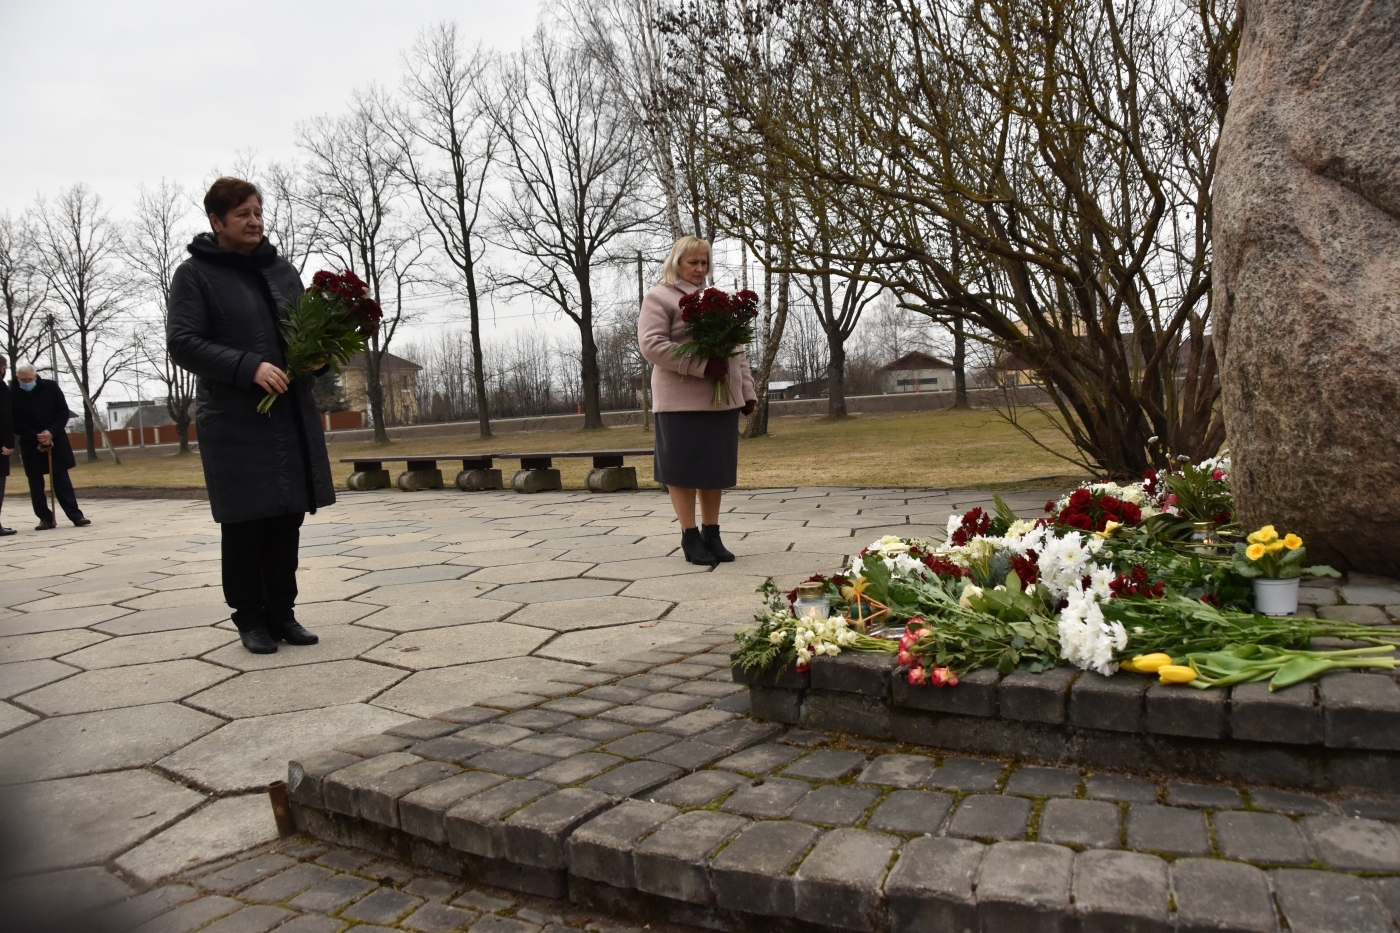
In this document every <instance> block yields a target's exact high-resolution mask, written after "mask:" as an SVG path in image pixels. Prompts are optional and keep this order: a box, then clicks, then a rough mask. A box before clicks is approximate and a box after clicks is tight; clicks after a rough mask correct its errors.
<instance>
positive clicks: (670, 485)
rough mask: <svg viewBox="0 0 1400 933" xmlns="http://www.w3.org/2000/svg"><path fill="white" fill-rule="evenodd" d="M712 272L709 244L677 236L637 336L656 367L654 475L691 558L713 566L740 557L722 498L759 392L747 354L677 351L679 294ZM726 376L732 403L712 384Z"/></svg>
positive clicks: (645, 302) (681, 338)
mask: <svg viewBox="0 0 1400 933" xmlns="http://www.w3.org/2000/svg"><path fill="white" fill-rule="evenodd" d="M709 272H710V244H709V243H708V242H706V241H705V240H702V239H700V238H699V237H693V236H684V237H681V238H680V239H679V240H677V241H676V245H675V246H673V247H672V248H671V255H669V256H667V257H666V262H665V264H664V265H663V266H662V267H661V284H660V285H658V286H656V287H655V288H653V289H652V290H651V291H649V292H647V293H646V297H644V298H643V299H642V313H641V317H640V318H639V319H638V321H637V340H638V342H639V343H640V344H641V348H642V356H644V357H646V359H647V362H649V363H651V364H652V366H653V367H654V368H653V369H652V374H651V396H652V410H653V411H655V412H656V463H655V471H656V481H657V482H658V483H664V484H665V485H666V487H667V489H669V490H670V493H671V506H672V507H673V508H674V509H675V510H676V518H677V519H678V520H679V521H680V523H681V549H682V551H684V553H685V559H686V560H688V561H690V562H691V563H692V564H706V565H710V566H713V565H714V564H716V563H718V562H720V561H730V560H733V559H734V555H733V554H731V553H730V552H729V549H728V548H726V547H725V546H724V542H723V541H722V540H720V536H719V502H720V497H721V496H722V495H723V494H724V490H725V489H727V488H729V487H730V486H733V485H735V483H737V482H738V471H739V413H740V412H741V411H742V412H743V413H744V414H746V415H747V414H750V413H752V412H753V409H754V406H755V405H756V404H758V395H757V394H756V393H755V392H754V387H753V375H752V374H751V373H750V372H749V360H748V356H747V355H745V354H744V353H742V352H740V353H738V354H737V355H735V356H731V357H729V358H728V359H722V358H716V359H697V358H695V357H689V356H682V357H677V356H676V348H677V347H678V346H680V345H681V344H682V343H686V342H687V341H686V336H685V324H684V322H682V321H681V314H680V300H681V298H682V297H683V296H685V295H688V294H690V293H691V292H694V291H697V290H699V289H700V288H702V287H703V286H704V284H705V277H706V276H707V275H709ZM720 380H724V381H725V382H726V383H727V384H728V388H729V392H728V394H727V395H726V398H727V399H728V402H727V404H725V405H723V406H721V407H716V406H715V403H714V397H715V392H714V387H715V383H716V382H718V381H720ZM697 498H698V499H699V500H700V522H701V526H700V527H699V528H697V527H696V525H695V500H696V499H697Z"/></svg>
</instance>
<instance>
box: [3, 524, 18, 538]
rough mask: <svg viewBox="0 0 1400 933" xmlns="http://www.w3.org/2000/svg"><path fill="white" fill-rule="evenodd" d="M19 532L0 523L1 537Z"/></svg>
mask: <svg viewBox="0 0 1400 933" xmlns="http://www.w3.org/2000/svg"><path fill="white" fill-rule="evenodd" d="M17 533H18V532H16V531H15V530H14V529H13V528H6V527H5V526H4V525H0V538H5V537H9V536H10V535H12V534H17Z"/></svg>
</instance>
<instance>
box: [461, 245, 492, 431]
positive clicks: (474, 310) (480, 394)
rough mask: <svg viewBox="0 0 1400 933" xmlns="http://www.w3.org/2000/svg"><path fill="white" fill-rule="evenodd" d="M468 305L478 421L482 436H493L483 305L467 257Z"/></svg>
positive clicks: (474, 272) (474, 275)
mask: <svg viewBox="0 0 1400 933" xmlns="http://www.w3.org/2000/svg"><path fill="white" fill-rule="evenodd" d="M466 273H467V306H468V308H469V309H470V310H471V331H472V384H473V387H474V388H475V389H476V423H477V428H478V432H479V434H480V436H481V437H490V436H491V406H490V405H489V403H488V402H487V399H486V373H485V372H484V371H483V366H484V363H483V359H482V353H481V306H480V304H479V302H478V301H477V294H476V268H475V266H474V265H473V263H472V260H471V258H470V257H468V259H467V266H466Z"/></svg>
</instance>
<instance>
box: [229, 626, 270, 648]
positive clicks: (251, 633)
mask: <svg viewBox="0 0 1400 933" xmlns="http://www.w3.org/2000/svg"><path fill="white" fill-rule="evenodd" d="M238 637H239V638H241V639H243V647H244V648H247V649H248V650H249V651H251V652H252V653H253V654H276V653H277V642H275V641H273V640H272V636H271V635H270V634H268V631H267V629H265V628H250V629H239V630H238Z"/></svg>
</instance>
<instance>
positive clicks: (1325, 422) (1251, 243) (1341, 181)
mask: <svg viewBox="0 0 1400 933" xmlns="http://www.w3.org/2000/svg"><path fill="white" fill-rule="evenodd" d="M1397 34H1400V5H1397V4H1394V3H1372V2H1370V0H1337V2H1335V3H1326V4H1319V3H1312V2H1308V0H1251V2H1250V3H1249V4H1248V6H1247V7H1246V8H1245V10H1244V31H1243V36H1242V39H1241V44H1240V53H1239V66H1238V70H1237V74H1236V80H1235V85H1234V89H1233V92H1232V93H1231V96H1230V109H1229V115H1228V117H1227V118H1226V121H1225V126H1224V129H1223V131H1222V135H1221V139H1220V150H1219V169H1218V174H1217V177H1216V183H1215V218H1214V220H1215V226H1214V242H1215V250H1216V261H1215V267H1214V268H1215V307H1216V308H1217V309H1218V311H1217V314H1218V319H1217V321H1216V322H1215V348H1216V353H1217V356H1218V358H1219V360H1220V367H1221V384H1222V389H1223V411H1224V415H1225V425H1226V430H1227V433H1228V436H1229V442H1230V451H1231V454H1232V456H1233V458H1234V475H1233V481H1234V489H1235V495H1236V500H1237V502H1238V503H1239V510H1240V513H1241V514H1240V518H1241V520H1242V521H1243V523H1244V524H1245V525H1246V526H1247V527H1256V526H1258V525H1260V524H1263V523H1265V522H1271V523H1273V524H1275V525H1277V526H1278V527H1279V528H1280V529H1281V530H1287V531H1292V532H1297V533H1298V534H1300V535H1302V536H1303V538H1304V539H1305V540H1306V541H1307V546H1308V557H1309V560H1310V561H1317V562H1325V563H1328V564H1331V565H1332V566H1334V567H1336V568H1337V569H1339V570H1353V569H1354V570H1361V571H1366V572H1370V573H1380V574H1387V575H1390V576H1396V575H1400V544H1397V542H1400V492H1397V490H1400V458H1397V457H1396V456H1395V449H1396V445H1395V432H1394V425H1393V419H1392V412H1393V411H1394V410H1395V408H1396V406H1397V404H1400V375H1398V374H1397V372H1396V370H1395V365H1394V361H1395V359H1396V357H1397V355H1398V354H1400V328H1397V327H1396V326H1395V323H1394V322H1395V316H1396V312H1397V310H1400V44H1396V42H1395V41H1394V37H1395V36H1396V35H1397ZM1359 473H1364V474H1365V476H1366V482H1364V483H1358V482H1357V476H1358V475H1359Z"/></svg>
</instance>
